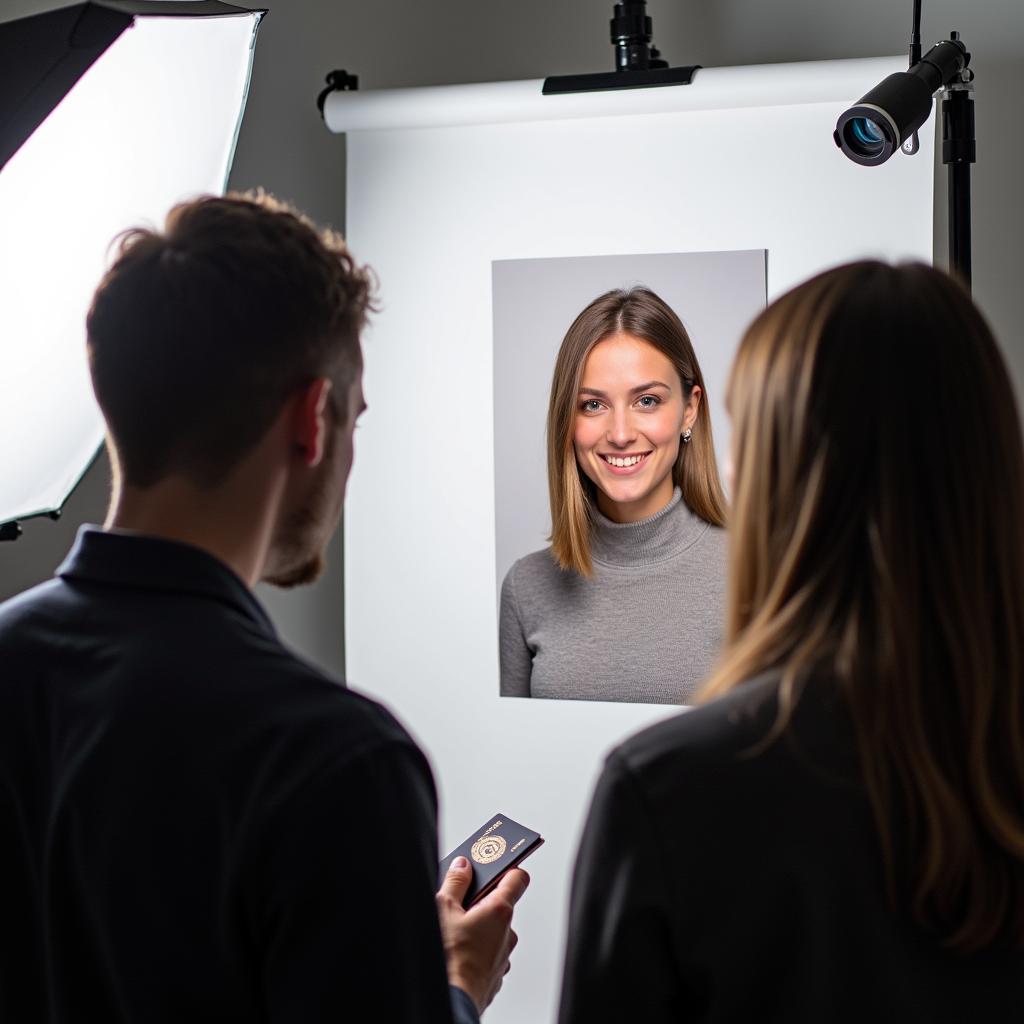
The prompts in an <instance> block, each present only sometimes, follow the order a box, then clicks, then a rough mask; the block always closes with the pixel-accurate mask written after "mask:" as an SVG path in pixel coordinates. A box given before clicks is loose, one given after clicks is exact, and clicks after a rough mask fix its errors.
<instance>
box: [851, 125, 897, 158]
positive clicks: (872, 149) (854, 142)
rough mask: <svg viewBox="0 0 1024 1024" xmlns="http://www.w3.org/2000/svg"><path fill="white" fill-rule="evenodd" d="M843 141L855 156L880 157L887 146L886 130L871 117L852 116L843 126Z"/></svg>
mask: <svg viewBox="0 0 1024 1024" xmlns="http://www.w3.org/2000/svg"><path fill="white" fill-rule="evenodd" d="M843 142H844V143H845V144H846V145H845V148H846V150H847V151H848V152H849V153H851V154H852V155H854V156H859V157H866V158H873V157H879V156H881V155H882V152H883V150H884V149H885V146H886V138H885V131H884V130H883V128H882V126H881V125H880V124H879V123H878V122H877V121H873V120H872V119H871V118H870V117H863V116H860V117H851V118H850V120H849V121H847V122H846V124H845V125H844V126H843Z"/></svg>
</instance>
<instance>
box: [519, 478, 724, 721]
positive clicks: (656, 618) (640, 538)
mask: <svg viewBox="0 0 1024 1024" xmlns="http://www.w3.org/2000/svg"><path fill="white" fill-rule="evenodd" d="M591 553H592V557H593V562H594V575H593V577H591V578H590V579H586V578H584V577H582V576H580V575H579V574H578V573H576V572H573V571H571V570H569V571H566V570H564V569H560V568H559V567H558V564H557V563H556V562H555V560H554V558H553V556H552V554H551V549H550V548H546V549H544V550H543V551H535V552H534V553H533V554H532V555H527V556H526V557H525V558H520V559H519V561H518V562H516V563H515V565H513V566H512V568H511V569H509V571H508V575H507V576H506V577H505V581H504V583H503V584H502V587H501V694H502V696H505V697H558V698H563V699H569V700H611V701H633V702H637V703H648V704H686V703H688V702H689V701H690V700H691V698H692V697H693V695H694V694H695V693H696V692H697V690H698V689H699V688H700V685H701V683H702V682H703V681H704V679H705V677H706V676H707V673H708V670H709V669H710V668H711V665H712V663H713V662H714V660H715V658H716V657H717V655H718V652H719V649H720V646H721V642H722V627H723V625H724V616H725V561H726V549H725V531H724V530H722V529H719V528H718V527H714V526H710V525H709V524H708V523H706V522H704V520H703V519H699V518H698V517H697V516H695V515H694V514H693V513H692V512H691V511H690V510H689V508H687V506H686V505H685V504H684V503H683V501H682V496H681V494H680V491H679V488H676V491H675V494H674V495H673V496H672V500H671V501H670V502H669V503H668V505H666V506H665V508H663V509H662V510H661V511H660V512H659V513H657V515H654V516H652V517H651V518H650V519H644V520H642V521H641V522H638V523H621V524H620V523H613V522H612V521H611V520H610V519H607V518H606V517H605V516H603V515H601V514H600V513H599V512H597V511H595V512H594V528H593V534H592V544H591Z"/></svg>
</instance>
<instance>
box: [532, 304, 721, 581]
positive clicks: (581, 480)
mask: <svg viewBox="0 0 1024 1024" xmlns="http://www.w3.org/2000/svg"><path fill="white" fill-rule="evenodd" d="M620 333H624V334H631V335H633V336H634V337H636V338H640V339H642V340H643V341H646V342H648V343H649V344H651V345H653V346H654V347H655V348H656V349H658V350H659V351H660V352H662V353H663V354H664V355H666V356H667V357H668V358H669V359H670V360H671V362H672V365H673V366H674V367H675V369H676V373H678V374H679V379H680V381H681V382H682V386H683V395H684V398H689V396H690V394H691V392H692V391H693V388H694V386H695V385H696V386H698V387H699V388H700V390H701V400H700V405H699V407H698V409H697V419H696V422H695V423H694V425H693V439H692V441H691V442H690V443H689V444H687V445H680V447H679V458H678V459H676V463H675V466H674V467H673V469H672V479H673V481H674V482H675V484H676V486H677V487H679V488H680V490H681V491H682V495H683V501H684V502H686V504H687V505H688V506H689V508H690V509H691V510H692V511H693V512H694V513H695V514H696V515H698V516H700V517H701V518H702V519H705V520H707V521H708V522H709V523H712V524H713V525H715V526H723V525H724V524H725V498H724V495H723V493H722V485H721V483H720V482H719V479H718V465H717V463H716V462H715V443H714V439H713V438H712V436H711V414H710V411H709V406H708V393H707V388H706V387H705V385H704V376H703V374H702V373H701V372H700V365H699V364H698V362H697V356H696V355H695V353H694V351H693V345H692V344H691V342H690V336H689V335H688V334H687V333H686V328H685V327H683V324H682V321H681V320H680V319H679V317H678V316H676V314H675V312H674V311H673V310H672V309H671V308H670V307H669V306H668V305H667V304H666V303H665V302H664V301H663V300H662V299H660V298H659V297H658V296H657V295H655V294H654V292H652V291H650V290H649V289H647V288H630V289H629V290H623V289H616V290H614V291H610V292H606V293H605V294H604V295H601V296H599V297H598V298H596V299H595V300H594V301H593V302H592V303H590V305H589V306H587V308H586V309H584V310H583V312H582V313H580V315H579V316H578V317H576V319H575V320H574V321H573V323H572V326H571V327H570V328H569V330H568V332H567V333H566V335H565V338H564V339H563V341H562V347H561V348H560V349H559V350H558V358H557V360H556V361H555V372H554V376H553V378H552V381H551V399H550V402H549V404H548V431H547V436H548V494H549V497H550V501H551V549H552V552H553V554H554V556H555V560H556V561H557V562H558V564H559V565H560V566H561V567H562V568H563V569H573V570H575V571H576V572H578V573H579V574H580V575H582V576H590V575H591V574H592V573H593V563H592V561H591V556H590V531H591V511H592V508H593V503H594V501H595V497H596V493H595V490H596V489H595V487H594V484H593V482H592V481H591V480H590V479H589V478H588V477H587V476H586V475H585V474H584V473H583V472H582V471H581V470H580V468H579V466H578V464H577V462H576V453H575V449H574V448H573V435H574V432H575V427H576V412H577V405H578V403H579V391H580V381H581V379H582V376H583V364H584V363H585V362H586V361H587V356H588V355H590V352H591V350H592V349H593V347H594V346H595V345H596V344H597V343H598V342H600V341H603V340H604V339H605V338H609V337H611V336H612V335H613V334H620Z"/></svg>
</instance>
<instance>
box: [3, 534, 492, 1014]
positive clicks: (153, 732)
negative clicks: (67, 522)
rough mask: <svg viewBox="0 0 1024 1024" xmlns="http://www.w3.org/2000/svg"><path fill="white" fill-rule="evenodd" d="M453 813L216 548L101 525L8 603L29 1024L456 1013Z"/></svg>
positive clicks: (9, 893) (378, 717) (12, 799)
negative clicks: (446, 897) (443, 912)
mask: <svg viewBox="0 0 1024 1024" xmlns="http://www.w3.org/2000/svg"><path fill="white" fill-rule="evenodd" d="M435 817H436V799H435V793H434V786H433V781H432V778H431V775H430V771H429V768H428V767H427V764H426V762H425V760H424V758H423V756H422V754H421V753H420V751H419V750H418V749H417V747H416V746H415V745H414V743H413V742H412V740H411V739H410V738H409V736H408V735H407V733H406V732H405V730H404V729H403V728H402V727H401V726H400V725H399V724H398V723H397V722H396V721H395V719H394V718H393V717H392V716H391V715H390V714H388V712H387V711H385V710H384V709H383V708H381V707H380V706H378V705H377V704H375V703H373V702H372V701H369V700H367V699H365V698H363V697H360V696H358V695H357V694H355V693H352V692H351V691H348V690H346V689H345V688H344V687H343V686H341V685H339V684H337V683H336V682H334V681H332V680H331V679H329V678H327V677H325V676H324V675H323V674H322V673H321V672H319V671H318V670H316V669H314V668H312V667H311V666H309V665H307V664H305V663H304V662H302V661H301V660H300V659H299V658H297V657H296V656H295V655H293V654H292V653H290V652H289V651H288V650H286V649H285V648H284V647H283V646H282V644H281V643H280V642H279V641H278V639H277V637H276V636H275V633H274V629H273V627H272V626H271V624H270V621H269V620H268V618H267V616H266V614H265V613H264V611H263V609H262V608H261V607H260V605H259V603H258V602H257V601H256V599H255V598H254V597H253V595H252V593H251V592H250V591H249V589H248V588H247V587H246V586H245V585H244V584H243V583H242V582H241V580H239V579H238V578H237V577H236V576H235V575H234V574H233V573H232V572H231V571H230V570H229V569H227V568H226V567H225V566H224V565H222V564H221V563H220V562H219V561H217V560H216V559H214V558H213V557H211V556H210V555H207V554H206V553H204V552H202V551H200V550H198V549H196V548H192V547H189V546H186V545H181V544H175V543H171V542H168V541H163V540H155V539H152V538H146V537H140V536H135V535H127V534H116V533H103V532H101V531H98V530H95V529H88V528H87V529H84V530H83V531H82V532H81V533H80V535H79V539H78V542H77V544H76V546H75V549H74V550H73V552H72V554H71V555H70V557H69V558H68V560H67V562H66V563H65V564H64V565H63V566H62V567H61V569H60V570H59V571H58V577H57V579H55V580H53V581H51V582H49V583H45V584H43V585H42V586H40V587H37V588H35V589H34V590H32V591H29V592H28V593H27V594H23V595H21V596H20V597H18V598H15V599H13V600H12V601H9V602H7V603H6V604H4V605H3V606H0V887H2V888H0V907H2V911H0V913H2V923H0V1020H2V1021H4V1024H19V1022H26V1024H28V1022H32V1024H37V1022H42V1021H48V1022H54V1024H56V1022H70V1021H111V1022H113V1021H119V1022H137V1024H160V1022H164V1021H166V1022H168V1024H169V1022H172V1021H173V1022H175V1024H180V1022H182V1021H188V1022H190V1024H201V1022H204V1021H209V1022H211V1024H213V1022H216V1024H226V1022H228V1021H232V1022H240V1021H260V1022H266V1021H281V1022H287V1024H294V1022H299V1021H302V1022H304V1024H309V1022H316V1021H324V1022H327V1021H330V1022H332V1024H337V1022H339V1021H342V1020H380V1021H417V1022H421V1021H422V1022H431V1024H432V1022H435V1021H442V1022H450V1021H451V1019H452V1016H451V1014H452V1010H451V1005H450V1003H449V990H448V986H447V981H446V976H445V965H444V957H443V952H442V948H441V941H440V935H439V929H438V922H437V915H436V911H435V907H434V901H433V890H434V885H435V881H436V872H437V844H436V825H435ZM463 1002H465V1000H463ZM471 1019H475V1012H473V1013H472V1014H471Z"/></svg>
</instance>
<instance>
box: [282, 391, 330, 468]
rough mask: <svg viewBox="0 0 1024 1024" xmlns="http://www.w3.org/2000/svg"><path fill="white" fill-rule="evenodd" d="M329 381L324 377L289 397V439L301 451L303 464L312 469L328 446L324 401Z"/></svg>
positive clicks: (328, 393) (328, 425)
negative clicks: (291, 403)
mask: <svg viewBox="0 0 1024 1024" xmlns="http://www.w3.org/2000/svg"><path fill="white" fill-rule="evenodd" d="M330 393H331V382H330V381H329V380H328V379H327V378H326V377H318V378H317V379H316V380H314V381H312V382H310V383H309V384H307V385H306V386H305V387H304V388H301V389H299V390H298V391H297V392H296V393H295V396H294V398H293V399H292V402H293V405H292V418H291V419H292V423H291V435H292V436H291V441H292V444H293V445H295V447H296V449H298V450H299V452H300V453H301V457H302V461H303V464H304V465H306V466H308V467H309V468H310V469H312V468H313V467H314V466H318V465H319V464H320V460H321V459H322V458H323V457H324V449H325V447H326V445H327V431H328V430H329V429H330V423H329V422H328V420H329V416H328V412H327V400H328V396H329V395H330Z"/></svg>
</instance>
